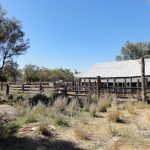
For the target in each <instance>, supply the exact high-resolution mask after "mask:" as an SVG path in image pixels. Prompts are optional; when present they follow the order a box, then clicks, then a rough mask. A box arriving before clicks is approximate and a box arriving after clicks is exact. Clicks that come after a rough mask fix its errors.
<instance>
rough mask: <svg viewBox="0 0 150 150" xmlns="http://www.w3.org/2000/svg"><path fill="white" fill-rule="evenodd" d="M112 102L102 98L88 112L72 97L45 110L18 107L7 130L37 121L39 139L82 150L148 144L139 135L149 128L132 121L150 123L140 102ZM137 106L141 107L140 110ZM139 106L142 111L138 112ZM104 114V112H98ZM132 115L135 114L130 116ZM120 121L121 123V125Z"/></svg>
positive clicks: (109, 99)
mask: <svg viewBox="0 0 150 150" xmlns="http://www.w3.org/2000/svg"><path fill="white" fill-rule="evenodd" d="M112 99H113V96H111V97H110V98H109V97H108V96H104V97H102V100H101V101H100V103H99V104H98V103H97V102H93V103H88V105H89V106H90V108H89V111H88V112H86V111H85V106H84V104H85V103H83V105H81V104H82V100H81V101H80V100H79V99H76V98H73V99H72V100H71V102H70V103H69V104H68V103H67V99H65V98H57V99H56V101H55V102H54V104H53V105H50V106H48V107H46V106H45V105H43V104H41V103H39V104H37V105H36V106H34V107H33V108H31V109H29V108H28V106H25V107H24V106H21V105H20V106H18V108H19V109H21V108H23V109H24V114H23V115H22V116H20V118H18V120H16V121H15V122H14V124H10V126H8V128H10V130H11V129H14V127H16V126H18V125H19V126H22V125H23V124H25V123H30V122H34V121H38V122H40V123H41V125H40V127H39V134H40V137H42V138H43V137H44V136H46V137H45V138H47V139H49V138H50V136H51V134H52V135H53V137H55V136H56V138H58V139H61V140H65V141H71V142H73V143H76V144H77V145H78V146H79V147H81V148H83V149H99V147H101V148H102V149H105V148H107V146H108V147H109V148H108V149H110V150H111V149H113V150H114V149H122V150H123V149H125V148H126V149H127V150H128V149H130V145H133V146H132V147H133V148H137V147H139V149H144V144H145V143H146V144H148V143H149V142H150V136H144V134H143V133H145V132H146V133H147V132H148V131H149V128H138V127H137V126H136V124H135V122H137V120H138V121H139V122H140V123H141V124H140V125H143V124H146V121H145V122H144V120H147V123H148V124H150V115H149V114H150V110H149V108H148V106H146V105H145V104H142V103H140V102H134V103H132V102H131V103H130V102H129V101H127V102H125V104H124V103H120V102H119V101H118V102H117V103H116V102H115V101H113V103H112ZM114 99H115V97H114ZM80 102H81V103H80ZM97 105H98V106H97ZM137 105H138V106H140V105H141V107H139V108H140V109H139V108H138V107H137ZM81 106H83V107H81ZM142 107H143V108H144V109H141V108H142ZM106 111H107V113H101V112H106ZM135 112H136V115H132V114H135ZM52 115H53V116H52ZM96 115H97V117H95V116H96ZM143 116H145V117H143ZM122 119H123V120H122ZM41 120H42V121H41ZM124 120H125V121H126V122H125V123H123V122H122V121H124ZM120 121H121V123H120ZM118 122H119V123H118ZM46 123H47V124H49V125H51V123H52V124H54V125H55V127H56V130H55V131H54V132H52V131H50V130H49V128H47V125H46ZM141 129H142V130H141ZM55 133H56V134H55ZM41 135H42V136H41ZM43 135H44V136H43ZM89 139H90V140H89ZM145 140H146V141H145ZM110 141H111V142H110ZM42 144H44V143H42ZM124 145H125V146H124ZM145 150H149V149H148V148H147V149H145Z"/></svg>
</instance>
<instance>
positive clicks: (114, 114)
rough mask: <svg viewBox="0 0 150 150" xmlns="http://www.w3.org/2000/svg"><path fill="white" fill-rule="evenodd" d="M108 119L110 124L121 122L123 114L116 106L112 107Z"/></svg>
mask: <svg viewBox="0 0 150 150" xmlns="http://www.w3.org/2000/svg"><path fill="white" fill-rule="evenodd" d="M107 119H108V121H109V122H120V121H121V113H120V112H119V110H118V109H117V107H116V106H113V107H111V108H110V109H109V110H108V112H107Z"/></svg>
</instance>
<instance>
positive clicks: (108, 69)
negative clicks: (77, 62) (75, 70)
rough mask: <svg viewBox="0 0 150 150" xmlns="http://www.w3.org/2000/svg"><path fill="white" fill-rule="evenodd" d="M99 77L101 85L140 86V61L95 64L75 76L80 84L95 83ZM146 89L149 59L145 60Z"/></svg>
mask: <svg viewBox="0 0 150 150" xmlns="http://www.w3.org/2000/svg"><path fill="white" fill-rule="evenodd" d="M97 76H100V79H101V83H102V85H106V84H107V85H109V86H112V85H113V86H114V85H118V86H124V85H125V86H127V87H128V86H133V87H138V86H141V60H126V61H115V62H106V63H97V64H95V65H93V66H92V67H91V68H89V69H88V70H87V71H84V72H81V73H79V74H76V75H75V78H76V79H77V80H80V82H81V83H83V82H85V83H87V82H89V80H90V82H95V81H96V78H97ZM145 79H146V87H148V86H149V85H150V59H145Z"/></svg>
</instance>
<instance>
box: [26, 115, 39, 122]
mask: <svg viewBox="0 0 150 150" xmlns="http://www.w3.org/2000/svg"><path fill="white" fill-rule="evenodd" d="M38 121H39V117H38V115H36V114H30V115H27V117H25V124H28V123H34V122H38Z"/></svg>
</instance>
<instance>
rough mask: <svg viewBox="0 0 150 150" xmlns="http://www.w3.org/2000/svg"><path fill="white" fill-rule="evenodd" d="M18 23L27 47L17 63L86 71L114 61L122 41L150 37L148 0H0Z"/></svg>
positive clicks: (123, 42)
mask: <svg viewBox="0 0 150 150" xmlns="http://www.w3.org/2000/svg"><path fill="white" fill-rule="evenodd" d="M0 4H1V5H2V7H3V8H4V9H6V10H7V11H8V14H7V15H8V17H16V18H17V19H18V20H20V21H22V24H23V30H24V32H25V33H26V37H27V38H29V39H30V46H31V47H30V49H28V51H27V53H26V54H25V55H23V56H19V58H18V59H17V61H18V63H19V65H20V67H21V68H22V67H23V66H24V65H25V64H30V63H31V64H35V65H39V66H44V67H48V68H60V67H62V68H69V69H77V70H78V71H82V70H86V69H88V68H89V67H90V66H91V65H93V64H95V63H97V62H106V61H114V60H115V57H116V55H118V54H119V53H120V49H121V47H122V46H123V45H124V44H125V42H126V41H131V42H138V41H149V40H150V15H149V14H148V12H149V11H150V5H148V4H147V0H0Z"/></svg>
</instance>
